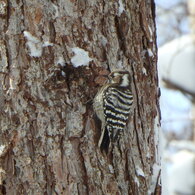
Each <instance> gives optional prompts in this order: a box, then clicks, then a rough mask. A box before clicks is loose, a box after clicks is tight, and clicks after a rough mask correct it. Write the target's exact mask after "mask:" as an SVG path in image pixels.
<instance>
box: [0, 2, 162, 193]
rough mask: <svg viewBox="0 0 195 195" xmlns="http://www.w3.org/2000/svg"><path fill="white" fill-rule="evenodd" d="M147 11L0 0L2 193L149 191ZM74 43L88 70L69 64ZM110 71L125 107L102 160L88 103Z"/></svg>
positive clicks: (138, 5)
mask: <svg viewBox="0 0 195 195" xmlns="http://www.w3.org/2000/svg"><path fill="white" fill-rule="evenodd" d="M123 8H124V9H123ZM154 10H155V7H154V2H153V0H131V1H124V0H120V1H111V0H108V1H103V0H87V1H84V0H79V1H74V0H48V1H46V0H45V1H44V0H39V1H38V0H37V1H36V0H31V1H27V0H21V1H20V0H16V1H8V0H2V1H0V24H1V25H0V32H1V33H0V37H1V41H0V81H1V86H0V109H1V112H0V134H1V136H0V141H1V144H0V184H1V193H2V194H8V195H13V194H17V195H21V194H28V195H29V194H32V195H35V194H36V195H39V194H40V195H42V194H49V195H53V194H71V195H72V194H80V195H85V194H90V195H91V194H94V195H95V194H97V195H101V194H102V195H103V194H104V195H105V194H112V195H113V194H116V195H118V194H121V195H128V194H134V195H136V194H139V195H142V194H143V195H145V194H153V193H154V191H155V189H154V187H155V184H156V183H155V182H157V179H158V178H157V176H158V174H156V173H154V167H156V166H155V165H156V163H157V142H155V136H154V131H155V130H157V129H158V127H157V126H158V121H159V110H158V108H159V106H158V96H159V95H158V83H157V68H156V61H157V57H156V55H157V50H156V37H155V35H156V32H155V24H154V19H155V12H154ZM29 33H30V34H29ZM75 47H79V48H82V49H83V50H85V51H87V52H88V53H89V57H90V58H91V59H92V61H91V62H90V63H89V65H88V66H79V67H74V66H73V65H72V63H71V59H72V57H73V56H74V55H75V54H74V52H73V51H72V48H75ZM116 68H120V69H127V70H129V71H130V73H131V75H132V78H133V92H134V97H135V108H134V109H133V110H132V113H131V116H130V119H129V124H128V127H127V129H126V131H125V133H124V136H123V137H122V139H121V140H120V146H116V147H114V148H113V152H112V155H111V156H108V157H105V156H103V155H102V154H101V153H100V151H99V149H98V147H97V143H98V139H99V136H100V128H99V126H100V125H99V124H97V121H95V119H94V112H93V108H92V99H93V97H94V96H95V94H96V92H97V90H98V88H99V87H100V86H101V85H102V84H103V82H104V75H106V74H108V72H109V71H112V70H114V69H116Z"/></svg>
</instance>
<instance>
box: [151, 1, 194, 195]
mask: <svg viewBox="0 0 195 195" xmlns="http://www.w3.org/2000/svg"><path fill="white" fill-rule="evenodd" d="M155 2H156V22H157V42H158V72H159V84H160V88H161V98H160V106H161V136H160V142H161V145H162V147H161V149H162V151H161V152H162V153H161V154H162V163H161V164H162V181H161V182H162V186H163V187H162V194H163V195H195V0H171V1H170V0H155Z"/></svg>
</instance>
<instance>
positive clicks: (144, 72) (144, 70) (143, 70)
mask: <svg viewBox="0 0 195 195" xmlns="http://www.w3.org/2000/svg"><path fill="white" fill-rule="evenodd" d="M142 72H143V74H145V75H147V71H146V69H145V68H144V67H143V68H142Z"/></svg>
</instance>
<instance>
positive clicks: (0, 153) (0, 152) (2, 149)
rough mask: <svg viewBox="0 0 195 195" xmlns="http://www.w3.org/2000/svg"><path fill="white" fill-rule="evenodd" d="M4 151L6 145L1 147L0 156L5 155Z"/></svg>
mask: <svg viewBox="0 0 195 195" xmlns="http://www.w3.org/2000/svg"><path fill="white" fill-rule="evenodd" d="M4 149H5V145H1V146H0V156H1V155H2V154H3V152H4Z"/></svg>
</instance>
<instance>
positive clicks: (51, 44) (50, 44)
mask: <svg viewBox="0 0 195 195" xmlns="http://www.w3.org/2000/svg"><path fill="white" fill-rule="evenodd" d="M42 46H43V47H49V46H53V43H50V42H49V41H45V42H44V43H43V45H42Z"/></svg>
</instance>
